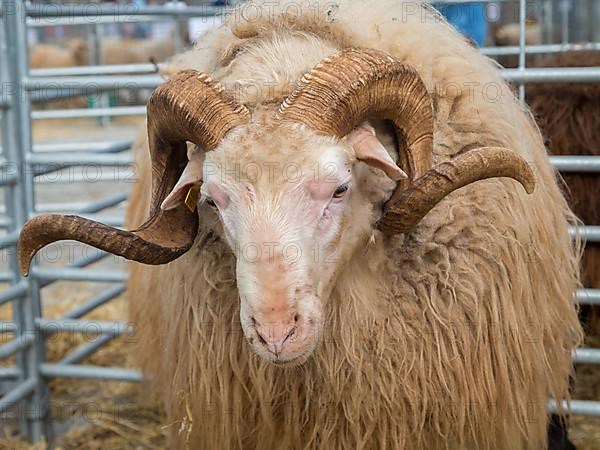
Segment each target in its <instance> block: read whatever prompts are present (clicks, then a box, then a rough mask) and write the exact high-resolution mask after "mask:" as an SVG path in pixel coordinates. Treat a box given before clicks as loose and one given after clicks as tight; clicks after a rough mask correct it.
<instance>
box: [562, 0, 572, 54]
mask: <svg viewBox="0 0 600 450" xmlns="http://www.w3.org/2000/svg"><path fill="white" fill-rule="evenodd" d="M570 12H571V0H561V2H560V40H561V42H562V43H563V44H566V43H568V42H569V13H570Z"/></svg>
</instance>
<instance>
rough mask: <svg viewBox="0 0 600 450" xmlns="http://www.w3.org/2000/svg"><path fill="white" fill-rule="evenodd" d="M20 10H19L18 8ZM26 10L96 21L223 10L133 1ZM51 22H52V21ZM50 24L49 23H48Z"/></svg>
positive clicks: (207, 14)
mask: <svg viewBox="0 0 600 450" xmlns="http://www.w3.org/2000/svg"><path fill="white" fill-rule="evenodd" d="M17 11H19V10H17ZM25 11H26V13H27V16H28V17H31V18H46V19H52V18H59V17H69V18H71V17H85V18H87V19H88V20H89V21H90V22H89V23H94V22H93V21H94V20H95V18H96V17H102V16H109V17H113V18H118V17H120V16H137V15H145V16H168V17H214V16H216V15H218V14H219V13H221V12H223V11H224V9H223V8H221V7H218V6H209V5H205V6H188V7H186V8H177V9H175V8H165V7H163V6H141V7H140V6H137V5H134V4H133V3H129V4H127V5H119V4H116V5H102V4H98V3H90V4H87V5H85V6H79V5H69V4H60V3H50V4H44V3H39V4H27V5H26V6H25ZM50 24H51V23H50ZM47 25H48V23H47Z"/></svg>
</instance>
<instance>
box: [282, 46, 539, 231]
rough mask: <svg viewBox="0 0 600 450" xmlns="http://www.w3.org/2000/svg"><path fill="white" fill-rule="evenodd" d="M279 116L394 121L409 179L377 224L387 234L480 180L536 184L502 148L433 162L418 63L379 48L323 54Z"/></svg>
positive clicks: (330, 130)
mask: <svg viewBox="0 0 600 450" xmlns="http://www.w3.org/2000/svg"><path fill="white" fill-rule="evenodd" d="M279 115H280V117H281V119H282V120H287V121H292V122H298V123H302V124H304V125H306V126H308V127H309V128H311V129H313V130H315V131H316V132H317V133H320V134H324V135H332V136H336V137H338V138H342V137H344V136H345V135H346V134H348V133H349V132H350V131H352V129H353V128H354V127H356V126H357V125H358V124H360V123H361V122H362V121H364V120H365V119H366V118H367V117H379V118H383V119H389V120H391V121H392V122H393V123H394V125H395V129H396V133H397V135H398V142H399V144H400V147H401V148H400V155H399V160H398V165H399V166H400V168H401V169H403V170H404V172H406V173H407V174H408V179H407V180H401V181H400V182H399V183H398V185H397V187H396V189H395V191H394V193H393V195H392V197H391V198H390V200H388V201H387V202H386V204H385V205H384V210H383V215H382V217H381V219H380V220H379V221H378V222H377V224H376V226H377V228H378V229H379V230H381V231H382V232H384V233H386V234H396V233H407V232H409V231H411V230H412V228H414V226H415V225H416V224H417V223H419V221H420V220H421V219H422V218H423V217H424V216H425V215H426V214H427V213H428V212H429V211H430V210H431V209H432V208H433V207H434V206H435V205H437V204H438V203H439V202H440V201H441V200H442V199H443V198H444V197H445V196H446V195H448V194H449V193H451V192H452V191H455V190H456V189H459V188H461V187H463V186H466V185H467V184H470V183H474V182H475V181H478V180H482V179H486V178H493V177H510V178H514V179H515V180H517V181H519V182H520V183H521V184H522V185H523V187H524V188H525V190H526V191H527V193H531V192H533V189H534V187H535V177H534V175H533V172H532V170H531V168H530V167H529V165H528V164H527V162H526V161H525V160H524V159H523V158H521V157H520V156H519V155H518V154H517V153H515V152H513V151H511V150H508V149H505V148H500V147H483V148H479V149H475V150H472V151H469V152H468V153H465V154H463V155H460V156H458V157H456V158H454V159H453V160H451V161H446V162H443V163H441V164H439V165H437V166H435V167H432V158H433V109H432V102H431V97H430V95H429V93H428V92H427V89H426V87H425V84H424V83H423V81H422V80H421V78H420V77H419V75H418V73H417V71H416V70H415V69H413V68H412V67H410V66H408V65H406V64H404V63H402V62H401V61H399V60H397V59H396V58H394V57H393V56H391V55H389V54H387V53H384V52H381V51H379V50H374V49H361V48H350V49H345V50H342V51H340V52H338V53H336V54H335V55H333V56H331V57H328V58H325V59H324V60H323V61H321V63H319V64H318V65H317V66H316V67H315V68H314V69H312V70H311V71H310V72H308V73H306V74H305V75H304V76H303V77H302V80H301V83H300V85H299V86H298V87H297V88H296V89H295V90H294V91H293V92H292V93H291V94H290V96H289V97H288V98H287V99H286V100H284V102H283V103H282V104H281V106H280V108H279Z"/></svg>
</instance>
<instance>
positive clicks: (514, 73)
mask: <svg viewBox="0 0 600 450" xmlns="http://www.w3.org/2000/svg"><path fill="white" fill-rule="evenodd" d="M502 76H503V77H504V79H505V80H506V81H514V82H522V83H567V82H578V83H590V82H594V81H600V67H555V68H540V69H537V68H535V69H532V68H528V69H523V70H521V69H504V70H502Z"/></svg>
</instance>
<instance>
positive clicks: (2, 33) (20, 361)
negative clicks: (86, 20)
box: [0, 2, 31, 437]
mask: <svg viewBox="0 0 600 450" xmlns="http://www.w3.org/2000/svg"><path fill="white" fill-rule="evenodd" d="M11 7H12V8H13V9H12V10H11ZM16 7H17V5H16V4H14V3H13V4H12V5H9V4H8V2H5V3H3V4H2V11H4V14H5V16H4V17H2V20H0V60H1V61H9V60H10V58H11V56H13V55H14V52H12V51H11V50H12V48H11V46H10V44H9V42H8V36H9V34H10V32H11V27H10V25H9V19H8V15H9V14H10V15H18V14H19V11H18V10H17V9H16ZM0 82H2V101H4V102H6V103H7V104H8V107H7V108H6V110H5V111H3V112H2V114H1V116H2V117H1V123H0V125H1V127H2V151H3V156H4V157H5V158H6V160H7V164H10V165H11V167H10V168H9V170H10V171H11V172H14V173H15V175H17V182H16V183H9V184H7V185H6V186H4V199H5V205H6V212H7V214H8V215H9V217H11V219H12V220H11V224H10V225H9V227H8V229H7V232H8V234H11V233H15V232H16V231H17V229H18V228H19V226H20V224H21V221H23V220H25V218H26V215H27V211H26V210H24V209H23V208H22V204H21V202H20V201H19V199H20V198H22V197H23V195H24V194H23V192H22V191H23V186H22V184H21V183H20V182H19V181H20V174H21V169H22V167H23V166H22V165H20V164H19V158H16V155H15V153H17V152H18V148H19V147H18V145H19V143H18V136H17V133H16V130H17V121H18V119H17V114H16V112H15V108H14V105H15V104H18V103H19V102H20V95H19V83H18V81H17V78H16V75H15V73H14V71H13V70H11V67H10V64H5V63H2V64H0ZM1 251H3V252H6V253H5V256H6V257H7V258H6V259H7V262H8V265H9V268H10V272H11V275H12V280H11V285H12V286H15V285H16V284H17V283H19V281H20V274H19V271H18V261H17V254H16V246H14V245H11V246H9V247H7V248H4V249H2V250H1ZM11 303H12V304H11V307H12V320H13V322H14V323H15V325H16V327H17V329H16V335H15V339H19V340H20V339H23V338H24V329H25V323H24V319H23V317H24V313H23V295H22V294H19V295H16V296H15V297H13V299H12V302H11ZM16 364H17V366H18V367H19V368H21V371H20V373H19V376H18V377H17V379H16V385H17V386H18V385H19V384H21V383H23V382H25V380H26V378H27V372H26V370H27V367H26V361H25V354H24V353H23V352H18V353H17V355H16ZM23 404H24V402H21V403H20V405H23ZM19 428H20V431H21V434H22V435H24V436H28V437H29V436H31V433H30V429H29V422H28V421H27V419H26V415H25V414H22V413H20V414H19Z"/></svg>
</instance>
